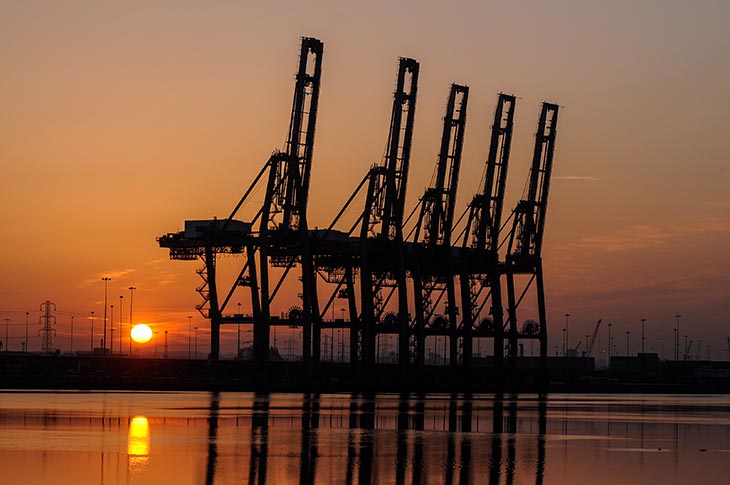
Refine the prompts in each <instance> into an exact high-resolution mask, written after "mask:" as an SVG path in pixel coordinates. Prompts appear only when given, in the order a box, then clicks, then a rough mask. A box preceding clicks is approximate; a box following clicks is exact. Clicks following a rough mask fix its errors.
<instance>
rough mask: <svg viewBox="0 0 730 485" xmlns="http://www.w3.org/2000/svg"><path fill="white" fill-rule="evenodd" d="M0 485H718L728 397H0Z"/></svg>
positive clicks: (728, 447)
mask: <svg viewBox="0 0 730 485" xmlns="http://www.w3.org/2000/svg"><path fill="white" fill-rule="evenodd" d="M0 483H2V484H50V483H53V484H66V483H68V484H86V483H106V484H116V483H123V484H126V483H154V484H167V483H170V484H188V483H190V484H205V483H216V484H236V483H255V484H264V483H266V484H290V483H291V484H295V483H299V484H312V483H322V484H326V483H341V484H350V483H353V484H355V483H356V484H369V483H372V484H388V483H398V484H400V483H403V484H472V483H473V484H481V483H495V484H496V483H506V484H509V483H515V484H521V483H548V484H572V483H575V484H584V483H596V484H600V483H606V484H609V483H610V484H614V485H615V484H619V485H626V484H631V483H637V484H639V483H641V484H644V483H661V484H670V483H681V484H695V483H696V484H713V483H717V484H726V483H730V396H675V395H660V396H634V395H630V396H629V395H623V396H615V395H613V396H608V395H550V396H548V397H547V399H543V400H541V399H539V398H538V396H536V395H519V396H511V395H505V396H495V395H474V396H464V395H455V396H450V395H434V394H429V395H426V396H416V395H410V396H405V395H404V396H399V395H391V394H388V395H377V396H362V395H349V394H327V395H324V394H323V395H315V394H305V395H302V394H249V393H220V394H217V393H202V392H190V393H140V392H124V393H109V392H107V393H86V392H70V393H69V392H64V393H49V392H0Z"/></svg>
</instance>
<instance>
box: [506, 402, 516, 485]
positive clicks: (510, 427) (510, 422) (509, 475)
mask: <svg viewBox="0 0 730 485" xmlns="http://www.w3.org/2000/svg"><path fill="white" fill-rule="evenodd" d="M507 433H509V436H508V438H507V469H506V473H505V475H506V476H505V480H506V481H505V483H506V484H507V485H510V484H512V483H514V479H515V464H516V461H517V450H516V446H517V445H516V442H515V436H516V434H517V395H516V394H514V395H512V396H510V398H509V409H508V411H507Z"/></svg>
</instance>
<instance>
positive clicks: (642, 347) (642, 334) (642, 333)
mask: <svg viewBox="0 0 730 485" xmlns="http://www.w3.org/2000/svg"><path fill="white" fill-rule="evenodd" d="M645 323H646V318H642V319H641V353H642V354H643V353H644V324H645Z"/></svg>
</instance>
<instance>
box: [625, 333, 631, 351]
mask: <svg viewBox="0 0 730 485" xmlns="http://www.w3.org/2000/svg"><path fill="white" fill-rule="evenodd" d="M630 334H631V332H629V331H628V330H626V357H629V356H630V354H629V335H630Z"/></svg>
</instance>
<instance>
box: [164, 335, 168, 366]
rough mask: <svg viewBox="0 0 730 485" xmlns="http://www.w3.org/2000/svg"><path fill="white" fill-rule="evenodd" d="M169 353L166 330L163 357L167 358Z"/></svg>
mask: <svg viewBox="0 0 730 485" xmlns="http://www.w3.org/2000/svg"><path fill="white" fill-rule="evenodd" d="M167 355H168V354H167V330H165V355H164V356H163V357H164V358H166V359H167Z"/></svg>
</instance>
